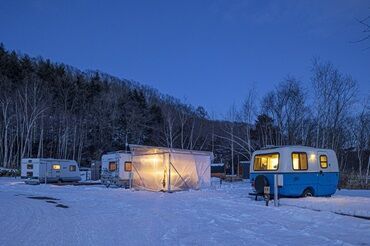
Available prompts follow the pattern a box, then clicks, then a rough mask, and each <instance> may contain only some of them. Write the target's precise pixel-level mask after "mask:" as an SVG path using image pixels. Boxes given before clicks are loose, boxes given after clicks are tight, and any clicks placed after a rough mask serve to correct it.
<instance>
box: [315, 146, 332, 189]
mask: <svg viewBox="0 0 370 246" xmlns="http://www.w3.org/2000/svg"><path fill="white" fill-rule="evenodd" d="M317 155H318V156H317V159H318V161H317V162H318V170H319V173H318V184H317V189H318V194H317V195H325V194H328V193H329V190H328V189H330V174H329V173H328V172H327V168H328V166H329V159H328V153H326V152H323V151H319V152H317Z"/></svg>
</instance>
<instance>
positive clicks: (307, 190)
mask: <svg viewBox="0 0 370 246" xmlns="http://www.w3.org/2000/svg"><path fill="white" fill-rule="evenodd" d="M302 196H303V197H310V196H313V192H312V190H311V189H310V188H307V189H305V190H304V191H303V194H302Z"/></svg>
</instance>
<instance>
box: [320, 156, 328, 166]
mask: <svg viewBox="0 0 370 246" xmlns="http://www.w3.org/2000/svg"><path fill="white" fill-rule="evenodd" d="M320 167H321V168H327V167H328V157H327V156H326V155H320Z"/></svg>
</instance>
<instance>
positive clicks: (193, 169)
mask: <svg viewBox="0 0 370 246" xmlns="http://www.w3.org/2000/svg"><path fill="white" fill-rule="evenodd" d="M130 150H131V152H132V166H133V170H132V171H133V173H134V175H133V185H134V186H135V187H136V188H141V189H145V190H151V191H169V192H171V191H179V190H187V189H200V188H202V187H206V186H209V185H210V184H211V169H210V166H211V159H212V158H213V154H212V153H211V152H205V151H191V150H182V149H181V150H180V149H170V148H162V147H151V146H142V145H130Z"/></svg>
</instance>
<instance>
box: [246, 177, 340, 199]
mask: <svg viewBox="0 0 370 246" xmlns="http://www.w3.org/2000/svg"><path fill="white" fill-rule="evenodd" d="M274 174H281V175H283V186H282V187H279V195H280V196H285V197H299V196H302V195H303V194H304V192H305V191H306V190H308V189H309V190H310V191H311V193H312V195H313V196H331V195H333V194H334V193H335V191H336V190H337V186H338V182H339V173H338V172H323V173H320V172H294V173H293V172H292V173H276V172H257V173H256V172H253V173H251V181H252V182H253V181H254V180H255V179H256V177H257V176H259V175H263V176H265V177H266V178H267V180H268V183H269V185H270V191H271V192H273V190H274Z"/></svg>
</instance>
